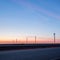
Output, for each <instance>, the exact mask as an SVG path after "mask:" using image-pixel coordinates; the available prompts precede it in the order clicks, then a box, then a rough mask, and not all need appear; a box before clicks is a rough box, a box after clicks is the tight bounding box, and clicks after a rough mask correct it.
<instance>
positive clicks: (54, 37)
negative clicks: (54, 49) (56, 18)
mask: <svg viewBox="0 0 60 60" xmlns="http://www.w3.org/2000/svg"><path fill="white" fill-rule="evenodd" d="M53 35H54V44H55V33H53Z"/></svg>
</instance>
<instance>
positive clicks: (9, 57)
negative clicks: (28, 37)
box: [0, 47, 60, 60]
mask: <svg viewBox="0 0 60 60" xmlns="http://www.w3.org/2000/svg"><path fill="white" fill-rule="evenodd" d="M59 57H60V47H57V48H43V49H30V50H12V51H0V60H55V59H57V58H59Z"/></svg>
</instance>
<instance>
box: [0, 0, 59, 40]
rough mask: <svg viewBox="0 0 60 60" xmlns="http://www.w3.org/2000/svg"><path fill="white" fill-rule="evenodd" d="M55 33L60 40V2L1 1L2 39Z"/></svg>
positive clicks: (49, 0)
mask: <svg viewBox="0 0 60 60" xmlns="http://www.w3.org/2000/svg"><path fill="white" fill-rule="evenodd" d="M54 32H55V33H56V38H57V39H60V0H0V39H5V38H6V39H8V38H10V39H12V38H18V37H19V38H20V36H35V35H36V36H40V37H47V38H53V33H54Z"/></svg>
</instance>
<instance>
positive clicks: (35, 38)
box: [35, 36, 36, 44]
mask: <svg viewBox="0 0 60 60" xmlns="http://www.w3.org/2000/svg"><path fill="white" fill-rule="evenodd" d="M35 44H36V36H35Z"/></svg>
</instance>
